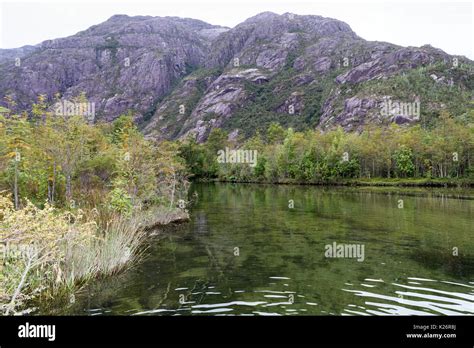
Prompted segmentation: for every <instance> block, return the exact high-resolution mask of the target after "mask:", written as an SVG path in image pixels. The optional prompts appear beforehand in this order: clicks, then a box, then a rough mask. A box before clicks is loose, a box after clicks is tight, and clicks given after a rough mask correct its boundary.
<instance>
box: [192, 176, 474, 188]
mask: <svg viewBox="0 0 474 348" xmlns="http://www.w3.org/2000/svg"><path fill="white" fill-rule="evenodd" d="M197 181H198V182H232V183H253V184H275V185H322V186H378V187H383V186H387V187H474V180H472V179H467V178H460V179H455V178H443V179H428V178H418V179H414V178H405V179H401V178H393V179H387V178H373V179H369V178H362V179H336V180H322V181H299V180H295V179H285V180H277V181H267V180H235V179H227V178H214V179H203V178H200V179H198V180H197Z"/></svg>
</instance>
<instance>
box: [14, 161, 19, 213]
mask: <svg viewBox="0 0 474 348" xmlns="http://www.w3.org/2000/svg"><path fill="white" fill-rule="evenodd" d="M13 195H14V196H15V209H16V210H18V209H19V206H20V202H19V199H18V161H17V159H16V158H15V182H14V187H13Z"/></svg>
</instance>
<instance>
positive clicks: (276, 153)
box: [181, 111, 474, 183]
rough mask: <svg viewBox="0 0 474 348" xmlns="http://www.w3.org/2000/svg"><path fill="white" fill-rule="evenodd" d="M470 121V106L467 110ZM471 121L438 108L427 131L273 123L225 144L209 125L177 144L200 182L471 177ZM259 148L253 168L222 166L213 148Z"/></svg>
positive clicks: (218, 131)
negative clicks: (198, 137)
mask: <svg viewBox="0 0 474 348" xmlns="http://www.w3.org/2000/svg"><path fill="white" fill-rule="evenodd" d="M471 118H472V111H471ZM472 125H473V124H472V122H466V121H463V120H461V119H455V118H453V117H452V116H451V115H450V114H449V113H448V112H442V113H441V115H440V117H439V119H438V121H437V122H436V125H435V126H433V127H430V128H425V127H422V126H421V125H417V126H413V127H404V126H398V125H396V124H393V125H391V126H390V127H377V126H368V127H367V128H366V129H365V130H364V131H363V132H362V133H356V132H351V133H347V132H344V131H343V130H342V128H336V129H333V130H331V131H327V132H320V131H319V130H307V131H304V132H295V131H294V130H293V129H292V128H288V129H284V128H283V127H282V126H281V125H279V124H277V123H273V124H271V125H270V126H269V127H268V129H267V131H266V132H265V134H260V133H259V132H257V134H256V135H255V136H253V137H251V138H249V139H247V140H246V141H242V142H241V144H240V145H239V143H240V141H239V140H238V139H237V140H234V141H228V136H227V134H226V133H225V132H224V131H223V130H221V129H214V130H213V131H212V132H211V134H210V136H209V139H208V141H207V142H206V143H204V144H197V143H196V142H195V141H193V140H190V141H187V142H185V143H184V144H183V145H182V146H181V155H182V156H183V157H184V158H185V159H186V162H187V164H188V167H189V168H190V171H191V173H192V174H193V175H194V176H195V177H197V178H202V179H211V178H217V179H220V180H229V181H256V182H269V183H282V182H296V183H327V182H336V183H342V182H343V181H344V180H346V179H371V180H374V179H377V178H381V179H394V178H402V179H429V180H437V179H442V180H446V179H456V180H458V181H459V179H462V178H464V179H466V180H467V181H469V179H471V181H472V179H473V177H474V169H473V161H474V158H473V155H474V128H473V127H472ZM226 147H228V148H242V149H248V150H252V151H257V164H256V166H255V167H252V166H250V165H245V164H242V163H231V164H229V163H226V164H220V163H217V161H216V152H217V151H218V150H219V149H224V148H226Z"/></svg>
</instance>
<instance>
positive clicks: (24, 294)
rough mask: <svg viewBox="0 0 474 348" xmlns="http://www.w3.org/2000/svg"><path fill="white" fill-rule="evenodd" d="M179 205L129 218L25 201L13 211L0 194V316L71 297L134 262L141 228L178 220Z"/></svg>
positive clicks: (184, 216) (139, 252)
mask: <svg viewBox="0 0 474 348" xmlns="http://www.w3.org/2000/svg"><path fill="white" fill-rule="evenodd" d="M187 218H188V213H187V212H186V211H185V210H181V209H176V208H173V209H170V208H165V207H153V208H150V209H148V210H146V211H135V212H134V213H133V214H131V215H129V216H124V215H118V214H116V213H113V212H110V211H106V210H104V211H100V212H99V211H98V210H97V209H95V210H92V211H87V212H86V211H82V210H79V209H78V210H75V211H64V210H63V211H61V210H58V209H56V208H54V207H52V206H49V205H46V206H45V207H44V208H43V209H40V208H38V207H36V206H35V205H33V204H31V203H30V202H28V203H27V204H26V205H25V207H24V208H22V209H19V210H16V209H14V206H13V203H12V202H11V199H10V197H6V196H3V197H2V196H0V233H1V235H0V237H1V240H2V241H3V244H2V246H3V250H2V258H3V260H2V262H0V270H1V272H0V314H3V315H15V314H27V313H30V312H34V308H30V307H29V304H30V303H32V301H33V300H40V301H43V300H48V299H52V298H56V297H58V296H72V294H73V293H74V291H76V290H78V289H79V288H81V287H82V286H84V285H85V284H87V283H88V282H90V281H92V280H94V279H97V278H98V277H103V276H110V275H112V274H115V273H118V272H121V271H123V270H125V269H127V268H129V267H131V266H132V265H133V264H134V263H136V262H138V261H139V260H140V257H141V256H142V255H143V251H144V250H143V247H142V244H143V242H144V240H145V238H146V235H147V231H148V230H149V229H151V228H154V227H157V226H159V225H165V224H169V223H171V222H174V221H183V220H186V219H187Z"/></svg>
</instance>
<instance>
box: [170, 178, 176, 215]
mask: <svg viewBox="0 0 474 348" xmlns="http://www.w3.org/2000/svg"><path fill="white" fill-rule="evenodd" d="M175 189H176V173H175V171H174V170H173V189H172V190H171V201H170V209H171V208H173V204H174V191H175Z"/></svg>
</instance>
